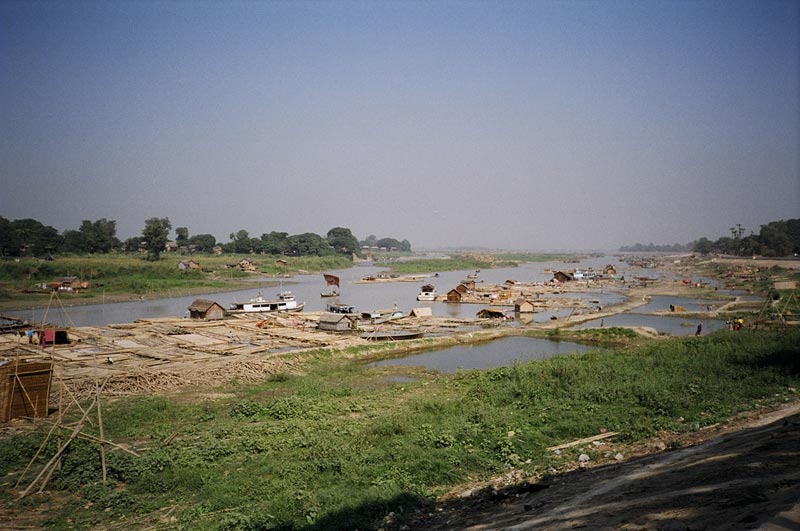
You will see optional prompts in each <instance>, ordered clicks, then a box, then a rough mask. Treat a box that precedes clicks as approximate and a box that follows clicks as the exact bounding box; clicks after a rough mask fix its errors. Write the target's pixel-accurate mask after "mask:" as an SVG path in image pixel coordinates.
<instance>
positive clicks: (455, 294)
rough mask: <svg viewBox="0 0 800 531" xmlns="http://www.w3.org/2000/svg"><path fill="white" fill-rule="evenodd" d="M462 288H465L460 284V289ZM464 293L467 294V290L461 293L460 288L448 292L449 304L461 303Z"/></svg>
mask: <svg viewBox="0 0 800 531" xmlns="http://www.w3.org/2000/svg"><path fill="white" fill-rule="evenodd" d="M460 286H463V284H460V285H459V287H460ZM464 293H466V290H464V291H459V289H458V288H453V289H451V290H450V291H448V292H447V302H461V299H462V298H463V297H464Z"/></svg>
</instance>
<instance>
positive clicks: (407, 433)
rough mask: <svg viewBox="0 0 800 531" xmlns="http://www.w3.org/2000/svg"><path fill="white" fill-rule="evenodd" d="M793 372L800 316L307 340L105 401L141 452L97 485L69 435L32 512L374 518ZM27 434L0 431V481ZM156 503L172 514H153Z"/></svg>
mask: <svg viewBox="0 0 800 531" xmlns="http://www.w3.org/2000/svg"><path fill="white" fill-rule="evenodd" d="M613 330H614V329H611V328H609V329H608V331H607V332H606V334H608V335H609V336H611V339H615V338H614V336H615V335H616V334H615V333H614V332H613ZM623 335H624V334H623ZM359 352H360V351H359V350H358V349H353V350H351V351H349V354H350V355H351V356H355V357H358V355H359ZM390 376H411V377H412V380H410V381H409V380H407V379H406V380H404V381H402V382H401V383H391V382H392V380H391V379H390V378H389V377H390ZM799 385H800V331H791V332H781V333H776V332H761V331H748V332H742V333H738V332H737V333H732V332H726V331H723V332H718V333H714V334H709V335H708V336H705V337H702V338H694V337H692V338H684V339H674V340H666V341H655V342H651V343H648V344H646V345H644V346H640V347H637V348H632V349H626V350H616V351H609V350H594V351H590V352H589V353H586V354H583V355H572V356H558V357H554V358H551V359H548V360H544V361H534V362H529V363H519V364H515V365H513V366H510V367H503V368H497V369H494V370H488V371H464V372H459V373H456V374H452V375H440V374H436V373H432V372H430V371H425V370H420V369H415V368H409V367H380V368H378V367H376V368H370V367H367V366H365V365H363V364H360V363H358V362H355V361H347V362H346V361H344V360H342V359H341V358H340V357H339V356H337V355H336V354H335V353H333V352H330V351H327V350H318V351H315V352H313V353H312V354H311V355H310V356H309V358H308V367H307V373H306V374H305V375H303V376H293V375H286V374H282V375H277V376H274V377H272V378H270V379H268V380H265V381H263V382H261V383H258V384H255V385H243V384H240V385H229V386H226V387H225V388H221V389H215V390H214V391H218V392H221V393H225V395H223V396H226V397H227V398H224V399H217V400H211V399H203V398H202V395H201V396H199V397H196V398H195V399H190V397H189V396H182V395H176V396H174V397H166V396H151V397H136V398H127V399H122V400H117V401H114V402H112V403H108V404H106V405H105V406H104V409H103V415H104V419H105V423H104V427H105V436H106V438H107V439H110V440H112V441H114V442H116V443H125V444H129V445H130V446H131V447H132V448H134V449H138V450H139V452H140V454H141V457H139V458H136V457H133V456H130V455H129V454H126V453H123V452H119V451H109V452H108V455H107V459H108V463H109V477H110V481H109V483H108V484H105V485H104V484H102V483H101V482H100V481H99V480H100V460H99V452H98V449H97V446H96V445H95V444H92V443H90V442H86V441H77V444H74V445H73V446H72V447H71V448H70V450H69V452H67V455H66V457H65V459H64V463H63V467H62V469H61V470H60V471H59V472H57V473H56V474H55V475H54V476H53V479H52V480H51V483H50V485H49V486H48V489H61V490H63V491H65V492H67V493H69V496H68V497H67V499H68V500H69V502H68V503H67V504H66V505H62V506H61V507H60V508H59V509H58V510H57V512H56V513H54V514H53V517H52V519H51V520H50V521H49V526H48V527H49V528H51V529H88V528H90V527H92V526H93V525H100V526H101V527H105V528H109V527H112V526H115V525H117V526H122V527H119V528H120V529H121V528H123V527H124V528H125V529H145V528H146V529H153V528H156V529H187V530H188V529H192V530H201V531H202V530H267V529H283V530H286V529H308V530H323V529H325V530H337V529H342V530H344V529H356V528H358V529H362V530H366V529H375V528H377V527H378V524H379V522H380V520H381V518H382V517H383V516H385V515H386V514H387V513H388V512H390V511H394V512H395V513H397V515H398V518H399V519H400V521H402V519H403V518H404V517H405V516H406V515H409V514H411V513H412V512H413V511H414V509H416V508H418V507H420V506H421V504H423V503H424V500H426V499H430V498H435V497H437V496H439V495H441V494H443V493H445V492H447V491H449V490H450V489H452V488H455V487H457V486H458V485H462V484H465V483H468V482H470V481H476V480H482V479H488V478H490V477H493V476H497V475H499V474H503V473H505V472H507V471H508V470H509V469H512V468H513V469H518V470H522V471H524V472H525V473H527V474H531V475H536V474H541V473H544V472H546V471H548V470H550V469H551V468H558V467H559V466H561V465H560V464H559V463H562V462H563V461H564V460H565V459H564V457H565V456H566V457H568V456H569V455H570V452H571V451H572V450H565V452H564V454H562V459H561V460H560V461H556V460H555V459H554V458H553V456H552V453H551V452H547V451H546V450H545V449H546V448H547V447H548V446H551V445H555V444H558V443H561V442H565V441H570V440H574V439H577V438H582V437H587V436H591V435H595V434H597V433H599V432H600V430H601V429H607V430H609V431H616V432H619V433H620V434H621V435H620V439H621V440H623V441H629V442H630V441H636V440H640V439H642V438H646V437H649V436H652V435H653V434H655V433H657V432H659V431H662V430H670V431H676V432H682V431H689V430H696V429H699V428H701V427H703V426H706V425H710V424H713V423H717V422H720V421H723V420H725V419H726V418H728V417H730V416H732V415H735V414H736V413H738V412H740V411H743V410H748V409H753V408H757V407H761V406H766V405H769V404H774V403H776V402H781V401H784V400H790V399H794V398H796V395H795V393H794V391H793V389H796V388H798V386H799ZM173 433H177V436H175V437H174V438H172V439H171V440H170V435H171V434H173ZM41 439H42V434H39V433H37V434H29V435H17V436H10V437H7V438H6V439H4V440H2V441H0V474H2V476H4V477H6V478H7V479H6V480H5V485H6V487H7V486H8V485H9V484H10V483H12V482H13V481H16V478H17V477H18V474H19V471H20V470H21V469H22V468H23V467H24V466H25V465H26V464H27V462H28V460H29V459H30V457H31V456H32V455H33V451H34V449H35V448H37V447H38V445H39V444H40V441H41ZM165 441H169V442H165ZM54 448H55V446H54V442H53V441H51V442H50V445H49V448H48V450H50V454H52V451H53V450H54ZM575 451H576V452H577V451H578V450H575ZM583 451H588V452H590V453H591V452H592V450H585V449H584V450H583ZM44 455H45V456H46V455H48V454H47V453H45V454H44ZM574 457H577V455H576V456H574ZM40 461H41V460H40ZM10 496H11V495H10V494H9V493H8V491H6V494H5V495H4V497H5V499H6V500H9V499H10ZM47 499H48V498H47V496H45V497H44V498H31V499H26V500H25V503H31V504H34V505H35V504H37V503H42V504H46V503H47ZM58 511H60V512H58ZM166 512H169V513H170V518H173V519H174V520H170V521H168V522H166V523H165V522H162V523H161V524H159V523H158V521H157V518H156V517H157V516H159V515H161V514H163V513H166ZM65 516H69V518H70V523H69V525H68V524H66V523H65V519H64V518H65Z"/></svg>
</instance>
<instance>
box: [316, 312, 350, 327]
mask: <svg viewBox="0 0 800 531" xmlns="http://www.w3.org/2000/svg"><path fill="white" fill-rule="evenodd" d="M317 327H318V328H319V329H320V330H326V331H329V332H346V331H348V330H354V329H357V328H358V317H357V316H356V315H355V314H351V313H333V312H326V313H323V314H322V315H320V317H319V324H318V325H317Z"/></svg>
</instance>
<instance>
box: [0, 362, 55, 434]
mask: <svg viewBox="0 0 800 531" xmlns="http://www.w3.org/2000/svg"><path fill="white" fill-rule="evenodd" d="M52 377H53V362H52V361H26V360H20V359H14V360H6V361H2V362H0V422H8V421H9V420H11V419H16V418H20V417H46V416H47V400H48V397H49V396H50V382H51V381H52Z"/></svg>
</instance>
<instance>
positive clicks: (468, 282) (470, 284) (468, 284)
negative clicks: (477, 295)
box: [456, 279, 475, 291]
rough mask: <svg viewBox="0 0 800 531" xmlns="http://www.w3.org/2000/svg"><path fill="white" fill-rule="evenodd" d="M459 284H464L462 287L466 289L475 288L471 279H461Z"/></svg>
mask: <svg viewBox="0 0 800 531" xmlns="http://www.w3.org/2000/svg"><path fill="white" fill-rule="evenodd" d="M460 286H464V289H465V290H467V291H472V290H474V289H475V281H474V280H472V279H466V280H462V281H461V284H460ZM456 289H458V288H456Z"/></svg>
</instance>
